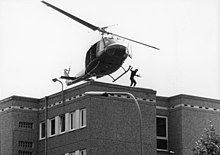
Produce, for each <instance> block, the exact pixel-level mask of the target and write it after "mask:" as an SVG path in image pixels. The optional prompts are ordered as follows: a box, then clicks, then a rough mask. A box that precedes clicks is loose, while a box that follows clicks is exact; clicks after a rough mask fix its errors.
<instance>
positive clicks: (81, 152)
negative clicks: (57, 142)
mask: <svg viewBox="0 0 220 155" xmlns="http://www.w3.org/2000/svg"><path fill="white" fill-rule="evenodd" d="M65 155H86V149H84V150H77V151H73V152H71V153H66V154H65Z"/></svg>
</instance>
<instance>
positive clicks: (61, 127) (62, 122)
mask: <svg viewBox="0 0 220 155" xmlns="http://www.w3.org/2000/svg"><path fill="white" fill-rule="evenodd" d="M59 122H60V124H59V131H60V132H61V133H62V132H65V114H63V115H60V116H59Z"/></svg>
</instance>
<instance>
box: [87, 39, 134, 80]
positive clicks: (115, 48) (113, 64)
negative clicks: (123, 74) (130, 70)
mask: <svg viewBox="0 0 220 155" xmlns="http://www.w3.org/2000/svg"><path fill="white" fill-rule="evenodd" d="M127 46H128V45H127V44H126V43H125V42H124V41H122V40H119V39H115V38H102V39H101V40H100V41H98V42H96V43H95V44H94V45H92V46H91V48H90V49H89V50H88V52H87V55H86V64H85V67H86V70H85V74H89V75H91V76H95V77H96V78H99V77H102V76H105V75H109V74H111V73H113V72H115V71H117V70H118V69H119V68H120V67H121V66H122V64H123V63H124V61H125V59H126V58H127V57H128V56H130V57H131V53H130V51H129V49H128V47H127Z"/></svg>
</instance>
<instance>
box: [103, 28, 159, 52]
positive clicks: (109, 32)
mask: <svg viewBox="0 0 220 155" xmlns="http://www.w3.org/2000/svg"><path fill="white" fill-rule="evenodd" d="M106 33H107V34H111V35H114V36H116V37H120V38H123V39H126V40H129V41H132V42H135V43H138V44H141V45H144V46H147V47H150V48H154V49H157V50H160V49H159V48H157V47H154V46H151V45H148V44H145V43H142V42H139V41H136V40H133V39H129V38H126V37H123V36H120V35H117V34H114V33H110V32H106Z"/></svg>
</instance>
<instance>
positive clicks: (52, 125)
mask: <svg viewBox="0 0 220 155" xmlns="http://www.w3.org/2000/svg"><path fill="white" fill-rule="evenodd" d="M53 135H55V118H52V119H50V136H53Z"/></svg>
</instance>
